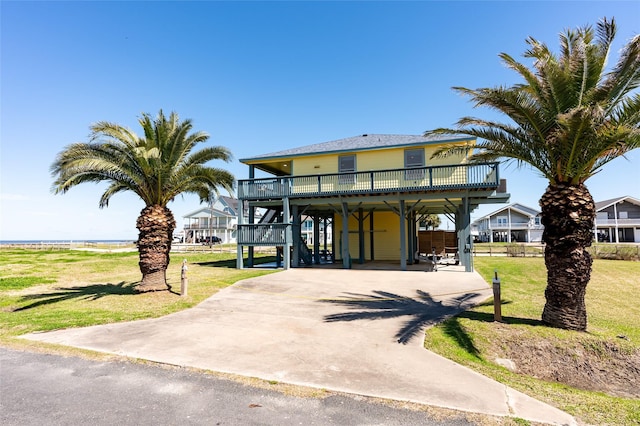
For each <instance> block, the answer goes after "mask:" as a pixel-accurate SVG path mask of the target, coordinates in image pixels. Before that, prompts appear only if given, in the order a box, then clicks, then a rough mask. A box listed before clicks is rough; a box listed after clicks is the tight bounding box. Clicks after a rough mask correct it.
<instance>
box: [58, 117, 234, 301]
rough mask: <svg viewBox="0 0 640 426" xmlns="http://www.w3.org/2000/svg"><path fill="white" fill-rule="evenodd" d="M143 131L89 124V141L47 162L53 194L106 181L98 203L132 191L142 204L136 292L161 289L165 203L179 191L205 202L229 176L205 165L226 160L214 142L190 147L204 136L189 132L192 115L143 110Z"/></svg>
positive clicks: (167, 241)
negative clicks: (181, 118) (152, 113)
mask: <svg viewBox="0 0 640 426" xmlns="http://www.w3.org/2000/svg"><path fill="white" fill-rule="evenodd" d="M138 121H139V123H140V125H141V126H142V129H143V131H144V136H142V137H140V136H138V135H136V134H135V133H134V132H133V131H131V130H130V129H128V128H126V127H123V126H120V125H118V124H115V123H109V122H105V121H101V122H98V123H97V124H94V125H92V126H91V136H90V140H89V142H88V143H74V144H71V145H69V146H67V147H66V148H65V149H64V150H63V151H61V152H60V153H59V154H58V155H57V157H56V160H55V162H54V163H53V164H52V166H51V174H52V176H53V177H54V179H55V180H54V184H53V187H52V190H53V192H54V193H56V194H58V193H65V192H67V191H68V190H69V189H70V188H72V187H74V186H76V185H78V184H81V183H85V182H94V183H97V182H102V181H106V182H109V186H108V187H107V189H106V190H105V192H104V193H103V194H102V197H101V198H100V203H99V206H100V208H103V207H107V206H108V205H109V200H110V199H111V197H112V196H113V195H115V194H117V193H119V192H124V191H131V192H134V193H135V194H137V195H138V196H139V197H140V198H141V199H142V201H143V202H144V203H145V207H144V209H142V211H141V212H140V216H139V217H138V220H137V222H136V227H137V228H138V230H139V236H138V243H137V244H138V251H139V254H140V262H139V265H140V271H141V272H142V280H141V282H140V283H139V284H138V286H137V289H138V291H141V292H146V291H156V290H166V289H167V288H168V285H167V279H166V270H167V266H168V265H169V261H170V259H169V252H170V251H171V240H172V237H173V231H174V229H175V227H176V221H175V219H174V217H173V214H172V213H171V210H169V209H168V208H167V204H168V203H169V201H173V199H174V198H175V197H176V196H177V195H180V194H184V193H193V194H197V195H198V196H199V197H200V201H201V202H203V201H206V200H208V199H209V196H210V194H211V193H212V192H214V193H217V192H218V189H219V188H224V189H226V190H227V191H231V190H232V189H233V185H234V177H233V175H232V174H230V173H229V172H227V171H225V170H222V169H219V168H214V167H209V166H206V165H205V163H207V162H209V161H212V160H223V161H227V162H228V161H230V160H231V153H230V152H229V151H228V150H227V149H226V148H224V147H220V146H213V147H206V148H202V149H200V150H198V151H194V148H195V146H196V145H197V144H199V143H203V142H205V141H207V139H208V138H209V135H207V134H206V133H204V132H195V133H190V132H191V130H192V127H193V126H192V124H191V120H184V121H182V122H181V121H179V118H178V115H177V114H176V113H175V112H172V113H171V115H170V116H169V117H165V115H164V114H163V113H162V110H160V112H159V113H158V115H157V117H156V118H155V119H153V118H152V117H151V116H150V115H149V114H146V113H145V114H143V115H142V117H141V118H140V119H139V120H138Z"/></svg>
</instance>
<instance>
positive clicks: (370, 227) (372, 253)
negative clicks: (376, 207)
mask: <svg viewBox="0 0 640 426" xmlns="http://www.w3.org/2000/svg"><path fill="white" fill-rule="evenodd" d="M374 237H375V235H373V210H371V211H370V212H369V244H370V247H369V253H370V255H371V256H370V257H371V261H374V260H376V259H375V254H374V253H375V251H374Z"/></svg>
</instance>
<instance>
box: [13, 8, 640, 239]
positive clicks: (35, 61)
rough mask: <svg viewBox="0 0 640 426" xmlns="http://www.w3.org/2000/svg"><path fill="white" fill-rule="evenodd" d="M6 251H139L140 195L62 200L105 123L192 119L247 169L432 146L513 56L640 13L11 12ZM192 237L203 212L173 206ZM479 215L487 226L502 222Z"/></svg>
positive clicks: (502, 76) (604, 182) (514, 184)
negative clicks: (55, 186)
mask: <svg viewBox="0 0 640 426" xmlns="http://www.w3.org/2000/svg"><path fill="white" fill-rule="evenodd" d="M0 8H1V9H0V13H1V28H2V29H1V32H2V33H1V57H0V59H1V130H0V132H1V133H0V137H1V140H0V141H1V150H0V162H1V163H0V166H1V171H0V203H1V204H0V214H1V216H0V220H1V222H0V223H1V227H0V239H2V240H12V239H37V240H40V239H61V240H81V239H130V240H134V239H136V238H137V230H136V229H135V221H136V218H137V216H138V214H139V212H140V210H141V209H142V208H143V204H142V202H141V201H140V200H138V199H136V198H135V196H133V195H125V194H120V195H117V196H115V197H114V198H112V200H111V203H110V206H109V207H108V208H106V209H102V210H101V209H99V208H98V200H99V197H100V194H101V193H102V191H103V190H104V188H105V186H104V185H91V184H89V185H83V186H79V187H76V188H73V189H71V190H70V191H69V192H68V193H67V194H64V195H53V194H52V193H51V191H50V188H51V182H52V179H51V176H50V173H49V167H50V165H51V163H52V162H53V160H54V158H55V155H56V154H57V153H58V152H59V151H60V150H62V149H63V148H64V147H65V146H66V145H68V144H70V143H72V142H79V141H86V140H87V135H88V134H89V126H90V125H91V124H92V123H94V122H96V121H101V120H106V121H112V122H116V123H120V124H123V125H126V126H129V127H131V128H132V129H134V130H135V131H137V132H139V127H138V124H137V119H138V117H139V116H140V114H141V113H142V112H149V113H151V114H155V113H157V112H158V110H159V109H161V108H162V109H163V110H164V111H165V112H167V113H168V112H170V111H176V112H178V114H179V115H180V116H181V117H182V118H190V119H192V120H193V123H194V128H195V129H196V130H202V131H206V132H208V133H209V134H210V135H211V139H210V143H211V144H214V145H223V146H226V147H228V148H230V149H231V151H232V152H233V154H234V156H235V159H236V160H234V161H233V162H232V163H230V164H225V163H221V164H216V166H221V167H226V168H228V170H230V171H231V172H232V173H234V174H235V175H236V177H237V178H247V177H248V168H247V166H244V165H242V164H240V163H239V162H238V161H237V159H238V158H244V157H249V156H253V155H257V154H262V153H267V152H272V151H277V150H282V149H287V148H293V147H296V146H302V145H308V144H312V143H318V142H325V141H330V140H335V139H340V138H345V137H350V136H355V135H358V134H363V133H397V134H421V133H422V132H424V131H425V130H428V129H432V128H436V127H442V126H451V125H453V123H454V122H455V121H456V120H457V119H458V118H460V117H462V116H465V115H475V116H480V117H485V118H495V117H493V116H492V115H490V114H491V113H490V111H488V110H482V109H475V110H474V109H473V108H472V105H471V104H470V103H469V102H468V100H467V99H465V98H462V97H460V96H459V95H458V94H456V93H455V92H453V91H452V90H451V87H452V86H466V87H470V88H478V87H486V86H496V85H500V84H507V85H510V84H514V83H516V82H517V81H518V80H517V79H516V77H517V76H516V75H515V74H514V73H512V72H510V71H508V70H506V69H505V68H504V67H503V66H502V65H501V63H500V61H499V59H498V54H499V53H500V52H507V53H509V54H511V55H512V56H514V57H518V58H521V55H522V53H523V52H524V51H525V49H526V45H525V39H526V38H527V37H528V36H533V37H535V38H537V39H539V40H542V41H544V42H546V43H547V44H548V45H549V46H551V47H552V48H553V49H554V50H557V46H558V37H557V36H558V33H560V32H562V31H563V30H564V29H566V28H575V27H576V26H582V25H585V24H593V25H595V24H596V22H597V21H598V20H599V19H600V18H602V17H603V16H607V17H612V16H613V17H615V18H616V20H617V22H618V27H619V30H618V37H617V43H616V55H615V56H614V57H613V58H612V60H611V61H610V62H612V63H613V62H614V60H617V49H619V48H620V46H622V44H623V43H624V42H625V41H627V40H628V39H629V38H631V37H632V36H634V35H635V34H637V33H638V32H639V31H640V2H638V1H602V2H597V1H571V2H561V1H514V2H507V1H499V2H487V1H473V2H461V1H449V2H444V1H443V2H437V1H424V2H213V1H212V2H206V1H202V2H171V1H165V2H150V1H143V2H133V1H117V2H116V1H113V2H111V1H106V2H93V1H83V2H79V1H78V2H55V1H48V2H29V1H15V2H14V1H1V2H0ZM639 151H640V150H636V151H634V152H632V153H631V154H630V155H629V156H628V161H627V160H625V159H618V160H615V161H614V162H612V163H610V164H609V165H608V167H605V169H604V170H603V171H602V172H601V173H600V174H599V175H597V176H595V177H593V178H592V179H590V180H589V181H588V182H587V184H588V186H589V188H590V190H591V192H592V194H593V196H594V198H595V199H596V201H597V200H603V199H608V198H613V197H617V196H622V195H631V196H635V197H638V198H640V183H639V182H640V172H639V170H640V152H639ZM503 177H506V178H507V179H508V190H509V192H510V193H511V194H512V197H511V201H512V202H520V203H523V204H525V205H528V206H531V207H535V208H538V200H539V198H540V196H541V195H542V193H543V192H544V189H545V187H546V181H545V180H544V179H542V178H541V177H539V175H538V174H537V173H536V172H534V171H531V170H529V169H527V168H522V169H517V168H516V167H515V165H513V166H511V167H508V168H504V167H503ZM169 207H170V208H171V209H172V211H173V212H174V214H175V216H176V219H177V221H178V226H179V227H182V225H183V223H184V222H183V219H182V216H183V215H185V214H187V213H189V212H191V211H193V210H195V209H197V208H198V207H199V202H198V199H197V197H196V196H191V195H187V196H185V197H184V198H182V199H178V200H176V201H175V202H173V203H171V204H170V205H169ZM500 207H501V206H500V205H492V206H488V207H484V208H481V209H478V210H476V211H474V212H473V214H472V218H477V217H479V216H482V215H484V214H486V213H488V212H490V211H493V210H496V209H498V208H500Z"/></svg>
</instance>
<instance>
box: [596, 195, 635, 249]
mask: <svg viewBox="0 0 640 426" xmlns="http://www.w3.org/2000/svg"><path fill="white" fill-rule="evenodd" d="M594 233H595V237H596V239H597V241H599V242H608V243H640V200H639V199H637V198H633V197H629V196H624V197H618V198H613V199H611V200H605V201H600V202H597V203H596V225H595V229H594Z"/></svg>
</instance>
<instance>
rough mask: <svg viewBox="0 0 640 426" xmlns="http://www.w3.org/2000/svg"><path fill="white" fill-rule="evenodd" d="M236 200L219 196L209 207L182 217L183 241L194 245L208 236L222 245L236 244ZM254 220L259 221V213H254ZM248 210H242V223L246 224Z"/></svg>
mask: <svg viewBox="0 0 640 426" xmlns="http://www.w3.org/2000/svg"><path fill="white" fill-rule="evenodd" d="M237 216H238V199H237V198H232V197H227V196H224V195H220V196H218V197H216V199H215V200H213V202H212V203H211V206H206V207H201V208H199V209H198V210H196V211H193V212H191V213H188V214H186V215H184V216H183V218H184V219H185V220H186V222H187V223H186V224H185V225H184V232H183V233H182V234H183V239H184V241H185V242H187V243H196V242H199V241H201V240H203V239H205V238H206V237H208V236H216V237H219V238H220V239H221V240H222V242H224V243H233V242H236V233H237V232H236V227H237V224H238V217H237ZM254 216H255V219H256V220H260V218H261V217H262V215H261V214H260V211H257V212H256V213H255V215H254ZM248 218H249V214H248V210H247V209H244V222H248Z"/></svg>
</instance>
